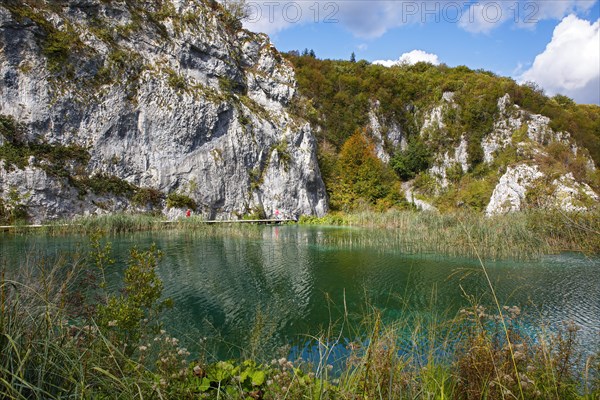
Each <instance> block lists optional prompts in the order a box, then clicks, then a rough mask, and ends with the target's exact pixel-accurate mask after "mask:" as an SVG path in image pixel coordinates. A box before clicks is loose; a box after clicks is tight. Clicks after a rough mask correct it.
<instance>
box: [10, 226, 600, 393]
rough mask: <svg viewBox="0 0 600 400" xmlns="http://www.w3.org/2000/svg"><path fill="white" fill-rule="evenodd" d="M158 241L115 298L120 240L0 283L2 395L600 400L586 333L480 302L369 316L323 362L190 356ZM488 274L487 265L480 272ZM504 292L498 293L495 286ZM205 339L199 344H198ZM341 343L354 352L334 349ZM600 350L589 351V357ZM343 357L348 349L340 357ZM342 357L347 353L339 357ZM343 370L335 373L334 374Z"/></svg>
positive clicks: (328, 340) (93, 243) (324, 350)
mask: <svg viewBox="0 0 600 400" xmlns="http://www.w3.org/2000/svg"><path fill="white" fill-rule="evenodd" d="M160 257H161V254H160V251H159V250H158V249H156V248H154V247H151V248H150V249H147V250H139V249H135V248H134V249H132V250H131V256H130V261H129V266H128V268H127V270H126V272H125V274H124V281H123V282H122V290H121V291H120V292H119V293H117V294H116V293H110V292H108V291H107V290H106V282H105V280H104V276H105V275H106V274H108V273H110V271H111V268H112V267H113V261H112V260H111V250H110V244H107V243H105V242H103V241H102V240H101V239H100V237H99V236H97V235H92V237H91V240H90V245H89V250H86V251H85V252H81V253H78V254H69V255H63V257H62V258H60V259H59V261H58V262H56V263H55V264H53V265H31V264H30V265H24V268H22V269H21V270H20V271H19V272H18V273H16V275H15V274H14V273H13V272H14V271H11V270H9V271H2V274H1V279H0V310H1V313H0V397H2V398H11V399H36V398H38V399H41V398H43V399H59V398H111V399H114V398H120V399H142V398H162V399H185V398H222V399H284V398H285V399H359V398H361V399H380V398H386V399H387V398H393V399H404V398H406V399H409V398H410V399H415V398H417V399H433V398H437V399H442V398H444V399H446V398H448V399H481V398H487V399H579V398H588V399H594V398H598V396H600V375H598V367H599V362H600V358H599V357H598V356H599V355H600V354H597V355H592V353H590V352H588V353H586V354H582V353H580V352H579V350H580V349H581V347H580V346H579V343H578V339H577V330H578V328H577V326H575V325H573V324H566V325H565V326H564V328H563V329H561V330H559V331H558V332H555V333H550V332H548V331H545V330H542V329H540V330H538V331H535V332H529V333H527V332H525V331H524V330H523V329H522V328H521V326H522V325H521V321H522V320H521V315H520V313H521V311H520V310H519V308H517V307H508V306H504V307H503V306H501V305H500V304H499V303H496V305H495V306H493V307H492V308H491V309H489V310H487V309H485V308H484V307H483V306H481V305H479V304H477V301H476V300H475V299H469V300H470V303H471V306H470V307H468V308H467V309H464V310H462V311H461V312H459V314H458V315H456V316H455V317H453V318H449V319H435V318H434V319H431V320H414V319H412V320H408V319H407V320H404V321H395V322H393V323H386V322H384V321H382V318H381V316H380V313H379V311H378V310H376V309H372V310H371V312H370V314H369V315H368V316H367V317H366V319H365V320H364V323H363V324H362V325H361V326H359V327H357V328H356V329H354V330H353V332H352V335H351V337H342V334H341V333H340V332H341V331H342V330H341V328H339V326H340V325H342V326H343V325H345V324H346V320H347V312H346V314H345V316H344V317H343V318H342V320H341V321H340V322H339V324H332V325H331V326H330V328H329V330H328V331H326V332H323V333H322V335H320V336H318V337H314V344H315V347H316V348H317V349H318V354H319V357H318V358H317V359H316V360H313V361H312V362H306V361H303V360H301V359H299V360H288V359H287V358H285V357H283V358H280V359H276V360H268V359H267V360H264V359H262V358H261V354H257V353H254V352H252V351H248V352H246V355H247V356H248V358H242V359H237V360H218V359H214V358H212V357H211V356H210V354H211V353H210V352H209V351H206V349H205V351H201V352H199V353H196V354H193V355H191V354H190V352H189V351H188V350H187V349H185V348H182V347H181V346H180V344H179V340H178V339H177V338H174V337H172V336H171V335H169V333H168V332H166V331H165V330H164V329H163V327H162V326H161V324H160V314H161V312H162V311H163V310H164V309H165V308H168V307H169V306H170V305H171V304H170V301H169V300H168V299H164V298H163V297H162V282H161V281H160V279H159V278H158V277H157V274H156V267H157V265H158V263H159V260H160ZM482 270H483V272H484V273H485V268H484V267H483V264H482ZM490 290H491V291H492V293H493V288H492V287H490ZM198 340H199V341H200V340H201V339H200V338H198ZM340 347H344V348H345V350H344V351H343V352H340V351H336V350H339V348H340ZM588 350H589V349H588ZM340 354H342V355H341V356H340ZM335 357H338V358H337V359H336V358H335ZM333 364H335V365H336V368H334V367H333Z"/></svg>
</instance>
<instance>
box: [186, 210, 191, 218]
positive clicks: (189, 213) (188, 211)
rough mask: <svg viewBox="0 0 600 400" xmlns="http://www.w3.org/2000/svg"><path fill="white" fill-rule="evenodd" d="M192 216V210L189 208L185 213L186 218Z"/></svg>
mask: <svg viewBox="0 0 600 400" xmlns="http://www.w3.org/2000/svg"><path fill="white" fill-rule="evenodd" d="M191 216H192V210H190V209H189V208H188V209H187V211H186V212H185V217H186V218H189V217H191Z"/></svg>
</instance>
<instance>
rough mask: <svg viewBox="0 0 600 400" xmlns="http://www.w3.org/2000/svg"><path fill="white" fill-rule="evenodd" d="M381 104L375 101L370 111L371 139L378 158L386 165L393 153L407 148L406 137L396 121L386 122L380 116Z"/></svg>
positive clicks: (369, 127)
mask: <svg viewBox="0 0 600 400" xmlns="http://www.w3.org/2000/svg"><path fill="white" fill-rule="evenodd" d="M378 110H379V102H378V101H374V102H372V104H371V109H370V110H369V126H368V130H369V132H370V133H371V138H372V139H373V143H374V145H375V152H376V155H377V158H379V159H380V160H381V161H383V162H384V163H387V162H389V161H390V157H391V154H390V153H391V151H394V150H397V149H401V150H403V149H405V148H406V137H405V135H403V134H402V130H401V129H400V126H399V125H398V124H397V123H396V122H395V121H390V122H388V121H385V120H382V118H381V117H380V116H379V115H378Z"/></svg>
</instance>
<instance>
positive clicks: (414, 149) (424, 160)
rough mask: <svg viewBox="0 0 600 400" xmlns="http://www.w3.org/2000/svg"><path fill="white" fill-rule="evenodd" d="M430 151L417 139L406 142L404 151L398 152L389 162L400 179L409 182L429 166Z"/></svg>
mask: <svg viewBox="0 0 600 400" xmlns="http://www.w3.org/2000/svg"><path fill="white" fill-rule="evenodd" d="M431 157H432V154H431V149H430V147H428V146H427V145H426V144H425V143H424V142H423V141H422V140H421V139H420V138H419V137H412V138H410V140H409V141H408V146H407V148H406V150H404V151H399V152H398V153H396V155H394V157H393V158H392V160H391V161H390V165H391V166H392V168H393V169H394V171H396V173H397V174H398V176H399V177H400V179H402V180H409V179H412V178H414V177H415V176H416V175H417V174H418V173H419V172H421V171H425V170H427V169H428V168H429V167H430V166H431V161H432V160H431Z"/></svg>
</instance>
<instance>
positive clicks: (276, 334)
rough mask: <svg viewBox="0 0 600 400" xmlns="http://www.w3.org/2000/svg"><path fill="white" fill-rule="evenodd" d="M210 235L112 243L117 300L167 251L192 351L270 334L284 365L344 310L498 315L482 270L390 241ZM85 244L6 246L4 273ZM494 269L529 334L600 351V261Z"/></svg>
mask: <svg viewBox="0 0 600 400" xmlns="http://www.w3.org/2000/svg"><path fill="white" fill-rule="evenodd" d="M208 232H209V233H207V232H206V231H195V232H182V231H165V232H150V233H136V234H127V235H120V236H113V237H110V238H108V240H110V241H111V242H112V243H113V255H114V258H115V259H116V260H117V264H116V265H118V266H119V267H115V268H114V270H112V271H111V272H110V274H109V281H110V282H111V287H112V288H113V289H114V290H116V289H117V286H118V284H117V282H119V280H120V277H121V274H122V272H123V265H124V264H125V261H126V260H127V257H128V249H129V248H130V247H131V246H133V245H137V246H138V247H140V248H144V247H147V246H149V245H150V244H151V243H156V244H157V245H158V247H159V248H160V249H161V250H162V251H163V253H164V258H163V260H162V262H161V264H160V268H159V275H160V277H161V278H162V280H163V282H164V285H165V289H164V295H165V296H167V297H170V298H172V299H173V300H174V303H175V306H174V308H173V309H171V310H169V311H167V312H166V315H165V325H166V328H167V329H168V330H169V331H170V332H171V333H172V334H173V335H174V336H176V337H179V338H180V339H181V340H182V341H184V342H185V343H186V345H187V346H188V347H189V348H190V349H192V350H193V349H194V348H197V346H198V339H199V338H202V337H209V338H213V344H214V343H215V341H216V342H217V343H219V345H218V346H217V349H218V350H219V351H220V352H226V351H230V352H231V354H232V355H235V353H236V350H235V349H236V348H238V346H239V347H240V348H248V346H249V343H250V337H251V336H252V332H255V333H256V332H258V333H259V334H260V335H261V337H262V339H263V340H262V342H263V344H265V345H266V346H265V347H263V349H262V351H263V352H266V353H267V355H268V353H272V354H275V353H276V352H277V349H279V348H280V347H281V346H283V345H286V344H288V345H299V344H302V343H304V342H306V341H307V336H306V335H307V334H312V335H317V334H318V333H319V332H321V331H322V330H323V329H325V328H327V327H328V326H329V325H331V322H332V321H333V322H335V321H339V320H340V319H341V316H342V315H343V312H344V307H345V308H346V310H347V311H348V313H349V316H350V317H349V319H350V325H351V327H352V328H354V329H355V332H356V331H359V330H360V329H359V328H360V324H359V321H360V320H361V318H362V316H363V315H365V314H368V313H371V312H372V308H371V307H376V308H377V309H379V310H381V311H382V314H383V316H384V318H385V319H386V320H388V321H393V320H395V319H406V318H407V317H409V316H419V317H424V318H429V317H433V318H439V319H444V318H445V317H449V318H451V317H453V316H454V315H455V314H456V312H457V311H458V310H459V309H460V308H462V307H465V306H468V304H469V302H468V300H467V298H465V295H464V293H466V294H468V295H472V296H475V298H477V299H479V300H480V301H481V302H482V303H487V304H490V297H489V288H488V285H487V282H486V280H485V277H484V276H483V274H482V273H481V267H480V265H479V263H478V261H477V260H473V259H465V258H448V257H442V256H438V255H435V254H402V253H400V252H398V251H396V250H394V245H393V241H390V240H389V238H388V236H389V233H383V232H378V231H373V230H361V229H349V228H326V227H298V226H281V227H273V226H259V227H244V228H234V229H211V230H209V231H208ZM82 243H86V239H85V238H83V237H78V236H66V237H64V236H62V237H50V236H42V235H31V236H11V235H4V236H0V254H1V257H2V261H1V263H2V264H4V265H7V266H8V267H9V268H15V267H17V266H18V265H19V263H22V262H24V261H25V260H26V259H28V258H30V259H34V258H39V257H40V256H44V257H50V258H52V257H53V256H54V255H56V254H57V253H59V252H60V251H74V250H75V249H76V248H77V247H78V245H79V244H82ZM486 266H487V268H488V272H489V275H490V278H491V280H492V282H493V284H494V288H495V289H496V292H497V295H498V297H499V299H500V301H501V303H502V304H506V305H511V306H512V305H518V306H520V307H521V308H522V309H523V310H524V314H526V315H527V318H526V323H527V324H528V326H529V327H531V328H535V327H541V326H542V325H545V326H549V327H550V329H556V327H557V326H559V325H560V324H561V323H562V322H563V321H567V320H570V321H574V322H575V323H577V324H578V325H579V326H580V327H581V328H582V331H581V336H580V338H581V341H582V345H583V347H584V348H585V349H589V350H590V351H593V350H594V349H597V348H598V346H600V259H598V258H594V259H590V258H586V257H584V256H581V255H578V254H562V255H555V256H547V257H544V258H543V259H541V260H536V261H502V262H490V261H488V262H486ZM344 304H345V306H344ZM346 326H347V325H346ZM408 329H410V327H408ZM353 334H354V333H349V331H348V330H346V331H345V335H348V336H351V335H353ZM226 349H227V350H226Z"/></svg>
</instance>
